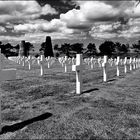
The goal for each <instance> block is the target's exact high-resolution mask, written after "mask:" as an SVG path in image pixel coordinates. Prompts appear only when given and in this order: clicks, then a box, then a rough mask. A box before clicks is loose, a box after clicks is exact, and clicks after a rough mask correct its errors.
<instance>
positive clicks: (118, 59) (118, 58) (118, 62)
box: [116, 56, 120, 76]
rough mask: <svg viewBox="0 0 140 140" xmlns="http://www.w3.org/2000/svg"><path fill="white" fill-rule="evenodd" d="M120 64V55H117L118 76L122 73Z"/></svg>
mask: <svg viewBox="0 0 140 140" xmlns="http://www.w3.org/2000/svg"><path fill="white" fill-rule="evenodd" d="M119 64H120V57H119V56H117V62H116V65H117V76H119V75H120V70H119Z"/></svg>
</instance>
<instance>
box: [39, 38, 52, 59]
mask: <svg viewBox="0 0 140 140" xmlns="http://www.w3.org/2000/svg"><path fill="white" fill-rule="evenodd" d="M39 51H40V52H42V51H43V52H44V56H45V57H48V56H51V57H53V56H54V53H53V49H52V42H51V37H50V36H47V37H46V42H43V43H42V44H41V48H40V49H39Z"/></svg>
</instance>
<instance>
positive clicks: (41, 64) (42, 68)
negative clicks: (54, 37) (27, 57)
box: [40, 55, 44, 76]
mask: <svg viewBox="0 0 140 140" xmlns="http://www.w3.org/2000/svg"><path fill="white" fill-rule="evenodd" d="M40 75H41V76H43V75H44V55H41V56H40Z"/></svg>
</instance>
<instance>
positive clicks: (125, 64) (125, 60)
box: [124, 57, 127, 73]
mask: <svg viewBox="0 0 140 140" xmlns="http://www.w3.org/2000/svg"><path fill="white" fill-rule="evenodd" d="M124 73H127V57H125V58H124Z"/></svg>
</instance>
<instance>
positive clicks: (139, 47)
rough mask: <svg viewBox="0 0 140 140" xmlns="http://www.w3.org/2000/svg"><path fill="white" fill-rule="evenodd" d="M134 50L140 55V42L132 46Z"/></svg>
mask: <svg viewBox="0 0 140 140" xmlns="http://www.w3.org/2000/svg"><path fill="white" fill-rule="evenodd" d="M132 49H133V51H134V52H135V53H140V40H139V41H138V42H137V43H136V44H132Z"/></svg>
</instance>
